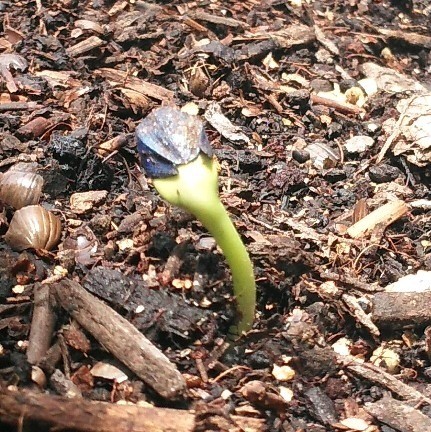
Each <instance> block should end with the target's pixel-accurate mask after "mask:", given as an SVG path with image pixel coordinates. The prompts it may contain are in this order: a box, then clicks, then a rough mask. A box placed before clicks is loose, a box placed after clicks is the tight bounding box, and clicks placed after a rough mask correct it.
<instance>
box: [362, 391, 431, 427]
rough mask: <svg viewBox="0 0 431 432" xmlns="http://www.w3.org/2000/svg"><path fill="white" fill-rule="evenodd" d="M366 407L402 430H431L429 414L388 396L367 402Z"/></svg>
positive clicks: (385, 422)
mask: <svg viewBox="0 0 431 432" xmlns="http://www.w3.org/2000/svg"><path fill="white" fill-rule="evenodd" d="M364 409H365V411H367V412H368V414H371V415H372V416H373V417H375V418H376V419H377V420H379V421H380V422H382V423H384V424H386V425H388V426H390V427H391V428H394V429H396V430H397V431H400V432H425V431H431V419H430V418H429V417H428V416H427V415H425V414H422V413H421V412H420V411H419V410H418V409H416V408H414V407H412V406H410V405H407V404H404V403H402V402H400V401H398V400H395V399H393V398H391V397H388V396H386V397H384V398H383V399H380V400H379V401H378V402H374V403H370V404H366V405H365V406H364Z"/></svg>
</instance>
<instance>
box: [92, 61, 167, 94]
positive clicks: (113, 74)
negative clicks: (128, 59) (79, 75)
mask: <svg viewBox="0 0 431 432" xmlns="http://www.w3.org/2000/svg"><path fill="white" fill-rule="evenodd" d="M94 75H96V76H101V77H104V78H106V79H107V80H108V81H110V82H111V84H112V85H113V86H118V87H124V88H127V89H130V90H135V91H137V92H139V93H142V94H143V95H145V96H149V97H151V98H153V99H157V100H163V101H172V100H173V98H174V92H172V91H171V90H168V89H165V88H163V87H161V86H158V85H156V84H151V83H149V82H147V81H144V80H141V79H139V78H136V77H134V76H130V75H129V74H128V73H127V72H123V71H119V70H116V69H110V68H101V69H97V70H95V71H94Z"/></svg>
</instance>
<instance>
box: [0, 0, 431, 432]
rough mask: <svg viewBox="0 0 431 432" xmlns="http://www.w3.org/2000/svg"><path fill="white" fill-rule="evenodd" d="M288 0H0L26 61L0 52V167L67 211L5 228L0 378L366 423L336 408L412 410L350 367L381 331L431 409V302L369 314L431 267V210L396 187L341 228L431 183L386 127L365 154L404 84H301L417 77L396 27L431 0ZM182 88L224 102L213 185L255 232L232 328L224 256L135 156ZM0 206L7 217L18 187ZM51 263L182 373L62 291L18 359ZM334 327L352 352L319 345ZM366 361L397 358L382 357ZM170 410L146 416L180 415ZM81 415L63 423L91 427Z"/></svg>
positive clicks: (200, 99)
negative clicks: (405, 316) (385, 321)
mask: <svg viewBox="0 0 431 432" xmlns="http://www.w3.org/2000/svg"><path fill="white" fill-rule="evenodd" d="M293 3H294V2H286V1H276V0H267V1H253V0H245V1H241V2H239V1H233V0H232V1H224V2H222V1H217V0H216V1H204V2H193V1H190V2H186V1H178V2H175V1H160V2H155V3H150V2H144V1H102V0H91V1H90V0H89V1H84V0H82V1H80V0H76V1H74V0H61V1H42V2H38V1H36V2H34V1H25V0H23V1H0V11H1V12H2V18H3V19H2V24H1V25H0V30H1V33H0V53H2V54H6V53H13V54H18V55H19V56H21V57H22V58H23V59H25V61H26V62H27V63H28V65H27V67H24V68H23V70H20V69H21V68H20V67H18V65H17V64H15V63H13V62H12V63H9V64H7V65H6V66H4V65H3V66H1V67H2V68H6V69H7V68H8V67H9V66H10V72H11V73H12V78H10V77H9V78H7V73H6V75H4V74H3V78H4V79H2V80H1V81H0V86H1V92H0V169H1V171H2V172H5V171H6V170H7V169H9V168H10V167H11V166H13V165H14V164H16V163H18V162H27V163H28V162H31V163H35V164H37V167H38V170H39V173H40V174H41V175H42V176H43V178H44V181H45V183H44V187H43V194H42V197H41V200H40V203H41V204H42V205H43V206H44V207H45V208H46V209H48V210H51V211H52V212H53V213H54V214H56V215H57V216H59V217H60V218H61V221H62V234H61V243H60V245H59V246H58V247H57V248H55V249H54V250H53V251H50V252H47V251H42V250H36V251H35V250H27V251H24V252H14V251H13V250H12V249H11V248H10V246H9V245H8V244H7V243H6V242H5V241H4V240H3V238H2V237H0V344H1V345H0V382H1V385H0V389H2V390H1V391H2V392H3V393H4V394H8V393H7V392H9V391H12V390H14V391H15V390H16V391H17V390H20V391H21V390H23V391H24V390H30V391H31V392H34V393H36V394H38V393H43V392H46V393H48V394H49V395H51V394H60V395H63V396H64V395H66V394H67V392H64V391H61V390H60V389H59V388H58V386H57V387H56V386H55V384H54V381H53V378H52V377H53V376H55V373H57V371H59V372H61V373H62V374H63V375H64V379H65V382H72V383H74V385H75V386H76V389H77V391H79V392H80V394H81V395H82V396H83V398H84V400H85V401H87V400H92V401H95V400H97V401H108V402H112V403H114V402H118V401H128V402H130V403H137V402H138V401H139V402H142V401H146V402H148V403H151V404H153V405H155V406H158V407H162V408H167V407H170V408H177V409H181V410H184V411H189V412H192V411H191V410H195V411H193V413H197V414H196V430H245V427H242V429H241V426H238V423H235V420H234V419H235V417H234V416H235V415H236V416H240V417H241V418H244V417H245V418H251V419H258V420H259V422H257V423H253V425H249V426H248V427H249V430H268V431H288V432H293V431H307V432H323V431H334V430H365V429H353V427H350V428H349V426H346V425H343V424H341V423H342V422H343V421H344V420H345V419H349V418H360V419H362V420H363V421H364V422H365V423H366V424H367V425H368V427H369V429H366V430H367V431H369V432H371V431H385V432H389V431H393V430H400V431H404V430H415V431H419V430H422V429H420V428H419V426H418V424H416V425H414V426H415V427H416V429H414V428H413V429H407V426H405V428H404V429H403V426H402V425H401V426H399V425H398V426H397V425H396V424H393V423H391V422H390V421H387V420H385V419H384V418H383V417H381V416H379V415H377V414H376V413H375V412H371V410H369V411H367V409H366V404H367V403H374V402H379V401H380V400H381V399H382V397H383V396H384V395H386V396H388V395H390V396H392V397H393V398H394V399H399V400H402V401H406V400H407V399H409V398H408V397H407V396H402V395H401V394H400V392H398V391H397V390H395V389H394V387H393V386H392V387H391V386H390V385H388V384H385V383H383V382H381V381H376V380H373V379H372V378H370V377H366V376H364V374H361V373H355V371H353V370H350V369H349V368H348V364H349V363H350V362H351V361H353V358H356V359H361V360H363V361H364V362H365V364H369V362H370V359H371V356H372V353H373V351H374V350H375V349H376V348H377V347H379V346H381V345H382V344H385V343H386V344H387V345H389V346H390V347H392V350H393V351H395V352H396V353H397V354H398V356H399V364H398V366H397V367H396V371H395V375H394V376H393V379H394V380H396V381H397V382H400V383H401V384H402V383H404V384H409V385H410V386H411V388H412V389H414V390H415V391H419V392H421V393H422V394H423V396H424V400H422V401H421V402H422V403H421V404H419V405H416V406H415V408H418V409H417V411H418V412H419V414H424V415H425V416H431V411H430V405H428V403H427V399H425V398H427V397H429V395H430V393H431V387H430V385H429V384H428V381H429V371H430V370H431V369H430V367H431V355H430V349H429V336H427V335H428V332H427V329H426V326H427V325H428V324H429V322H426V321H425V322H421V323H420V325H416V323H408V324H407V325H405V323H404V325H403V326H401V327H398V328H393V327H391V326H389V328H387V327H386V328H385V327H384V326H380V325H379V326H378V329H379V331H376V329H377V328H374V327H373V326H372V325H370V324H369V322H368V321H367V317H368V318H369V320H370V322H372V318H373V317H372V309H371V305H372V301H373V296H374V293H376V292H378V291H381V290H382V288H383V287H385V286H386V285H388V284H389V283H392V282H394V281H396V280H398V279H399V278H401V277H403V276H405V275H408V274H414V273H416V272H417V271H418V270H431V255H430V249H429V230H430V226H431V225H430V219H429V216H428V213H427V211H426V210H416V211H413V210H411V209H409V211H408V212H406V213H405V214H403V215H402V217H399V218H396V219H395V220H394V222H393V223H392V224H388V225H389V226H386V225H383V226H380V228H376V229H375V230H372V232H369V233H368V234H367V235H364V236H360V237H359V238H351V237H349V235H348V234H347V233H346V230H347V229H348V227H350V226H351V225H352V224H353V223H354V222H356V221H357V220H359V219H360V218H361V217H362V216H363V215H365V214H367V213H370V212H371V211H372V210H375V209H377V208H379V207H381V206H382V205H383V204H385V203H386V202H388V201H389V202H390V201H393V200H394V198H398V199H400V200H403V201H405V202H407V203H409V202H412V201H415V200H418V199H424V200H428V199H430V190H429V184H430V176H429V167H428V166H427V165H426V164H422V165H423V166H417V165H415V164H413V163H411V161H410V160H408V159H407V158H406V156H405V155H404V154H401V155H397V156H395V155H394V153H393V152H392V151H391V149H388V151H387V152H386V153H385V155H384V158H383V160H382V161H381V162H380V163H377V160H378V155H379V152H380V150H381V148H382V146H383V145H384V143H385V142H386V139H387V137H388V135H389V134H390V132H391V131H389V132H388V131H387V130H385V128H383V127H382V125H383V123H384V122H385V121H386V120H388V119H390V118H395V119H397V118H398V117H399V113H398V112H397V110H396V104H397V102H398V101H399V100H400V99H403V98H406V97H408V94H407V93H404V92H398V93H394V92H389V91H384V90H380V91H379V92H378V93H377V94H376V95H374V96H372V97H370V98H368V100H367V101H366V104H365V105H364V106H363V108H357V107H356V106H354V105H349V104H344V105H334V104H331V103H329V102H328V101H327V100H326V101H321V100H320V101H319V100H318V99H313V97H312V94H315V93H316V92H317V91H320V90H324V89H329V90H331V89H333V88H334V85H339V86H340V88H341V90H342V91H346V90H348V89H350V88H352V87H355V86H358V83H357V81H358V80H360V79H362V78H363V77H364V74H363V72H361V67H360V66H361V65H362V64H363V63H366V62H374V63H376V64H378V65H380V66H384V67H388V68H390V69H392V70H395V71H398V72H401V73H404V74H406V75H407V76H409V77H411V78H414V79H416V80H418V81H419V82H421V83H422V84H423V85H424V86H428V88H430V86H431V74H430V72H431V69H430V64H431V53H430V50H431V43H429V44H427V43H426V42H424V43H423V44H422V45H421V44H419V43H418V42H417V40H416V39H415V40H414V41H413V40H412V38H411V37H410V36H409V35H412V34H416V35H418V34H420V35H423V36H426V37H427V38H428V39H427V40H428V42H429V41H430V40H431V10H430V4H429V2H428V1H427V0H418V1H413V0H412V1H395V0H392V1H390V0H381V1H373V2H367V1H359V0H358V1H356V0H353V1H349V2H343V1H342V2H339V1H331V0H323V1H311V2H310V3H309V4H308V2H305V1H304V2H303V5H302V7H296V6H294V5H293ZM316 29H317V30H316ZM381 29H387V30H392V31H400V33H397V35H398V36H396V35H395V34H394V33H393V34H391V36H386V35H384V33H381V32H380V30H381ZM384 49H386V51H385V52H390V55H382V51H383V50H384ZM3 63H4V61H3ZM3 63H2V64H3ZM0 70H3V69H0ZM11 79H12V82H11ZM13 83H14V84H15V85H16V89H13ZM287 87H288V88H287ZM190 103H193V104H194V105H193V106H192V105H189V107H190V106H192V107H193V108H195V109H197V110H198V113H199V115H202V117H203V118H204V116H205V113H208V112H209V111H210V110H211V109H213V108H214V106H215V105H214V104H217V105H218V106H219V107H220V108H221V112H222V113H223V115H224V116H225V117H226V118H227V119H228V120H229V121H230V122H231V123H232V124H233V125H235V126H236V128H237V129H236V135H235V136H229V135H228V134H227V133H226V131H224V130H222V129H223V128H217V127H216V126H217V125H215V123H214V122H213V121H212V119H211V118H209V115H207V119H208V120H209V121H208V122H207V123H206V130H207V133H208V137H209V139H210V142H211V144H212V146H213V147H214V149H215V154H216V156H217V158H218V162H219V164H220V193H221V197H222V201H223V202H224V204H225V205H226V207H227V209H228V211H229V213H230V214H231V215H232V217H233V219H234V223H235V225H236V227H237V229H238V231H239V232H240V234H241V236H242V238H243V239H244V242H245V243H246V245H247V248H248V250H249V252H250V255H251V258H252V261H253V263H254V266H255V275H256V280H257V287H258V306H257V310H258V314H257V318H256V321H255V324H254V327H253V330H252V331H250V332H249V333H248V334H247V335H244V336H243V337H242V338H241V339H240V340H239V341H238V342H237V343H236V344H234V345H230V346H228V344H225V343H224V341H225V340H226V334H227V331H228V329H229V326H230V325H231V324H232V321H233V320H234V316H235V301H234V298H233V297H232V285H231V278H230V273H229V268H228V267H227V265H226V263H225V261H224V259H223V256H222V254H221V253H220V251H219V250H217V248H216V245H215V244H214V242H212V241H211V239H210V238H209V235H208V234H207V232H206V231H205V230H204V229H203V228H202V226H201V225H200V224H199V223H198V222H196V221H195V220H194V219H193V218H192V217H191V216H190V215H188V214H186V213H185V212H183V211H181V210H178V209H175V208H172V207H171V206H169V204H167V203H166V202H164V201H163V200H162V199H161V198H160V197H159V196H158V195H157V193H156V191H155V190H154V189H153V188H152V186H151V182H150V181H148V179H146V178H145V176H142V175H141V171H140V169H139V158H138V154H137V150H136V143H135V139H134V130H135V127H136V125H137V124H138V122H139V121H140V120H141V119H142V118H144V117H145V116H146V115H147V114H148V113H149V112H150V111H151V110H152V109H153V108H156V107H158V106H160V105H163V104H175V105H177V106H180V107H183V106H184V105H185V104H190ZM217 129H218V130H217ZM358 135H366V136H369V137H371V138H373V139H374V144H373V145H372V146H371V147H368V148H367V149H365V150H363V151H358V152H348V151H346V150H345V147H344V144H345V142H346V141H347V140H348V139H349V138H351V137H354V136H358ZM228 136H229V138H228ZM310 145H314V147H312V148H310ZM316 151H317V155H318V157H317V156H316ZM319 157H320V160H322V161H323V162H321V163H319V162H318V161H317V159H318V158H319ZM100 190H105V191H107V194H106V196H103V197H102V198H101V199H100V200H93V201H91V204H90V205H89V207H88V208H87V209H85V210H82V209H81V208H79V206H78V207H76V206H74V205H73V203H72V201H73V200H72V201H71V196H72V195H73V194H74V193H77V192H87V191H100ZM0 199H3V198H2V197H0ZM1 208H2V210H3V212H2V213H1V214H0V234H1V235H3V234H5V233H6V231H7V229H8V225H9V223H10V220H11V217H12V215H13V214H14V209H13V208H12V207H10V206H8V205H6V204H5V205H2V207H1ZM83 238H87V240H88V242H89V244H90V246H88V245H87V244H86V245H85V246H84V249H85V248H86V249H85V250H83V249H82V248H83V246H82V243H81V241H82V239H83ZM79 239H80V240H79ZM59 275H62V276H59ZM57 276H58V277H57ZM53 277H54V278H53ZM61 277H65V278H67V279H70V280H73V281H75V282H79V283H80V284H81V285H82V287H84V288H85V289H86V290H87V291H88V292H90V293H92V294H93V295H95V296H96V297H98V298H99V299H102V300H103V301H105V302H106V303H107V304H108V305H109V306H110V307H111V308H112V309H113V310H115V311H117V312H118V313H120V314H121V315H122V316H124V317H125V318H127V320H129V321H130V323H132V324H133V325H134V326H135V327H136V328H137V329H138V330H139V331H141V332H142V333H143V334H144V335H145V336H146V337H147V338H148V339H150V340H151V341H152V342H153V343H154V344H155V345H156V346H157V347H159V348H160V349H161V350H162V351H163V352H164V354H165V355H166V356H167V357H168V358H169V360H170V361H171V362H172V363H173V364H174V365H175V366H176V367H177V368H178V370H179V371H180V372H181V374H183V377H184V378H185V380H186V383H187V387H188V388H187V391H186V392H185V393H184V394H183V395H181V397H180V398H179V400H170V399H169V398H163V397H160V395H158V394H157V392H155V391H154V390H153V389H151V388H149V387H148V386H147V385H145V383H143V382H142V380H141V379H140V378H139V377H137V376H136V375H135V374H134V373H133V372H132V371H130V370H129V369H128V368H126V367H125V366H124V365H123V364H122V363H121V362H119V361H118V360H116V359H115V358H114V356H113V355H112V354H110V353H109V352H108V351H107V350H106V349H105V347H104V346H103V344H101V342H100V341H98V340H97V338H95V337H94V336H92V335H91V334H89V332H87V331H86V329H85V325H78V324H77V323H76V321H75V320H74V319H73V318H72V316H71V315H70V314H69V313H66V312H64V311H63V312H61V310H62V309H61V308H60V307H58V308H57V309H56V312H57V313H56V318H55V323H54V326H53V332H52V340H50V341H49V345H50V346H51V347H53V348H55V349H58V350H59V351H58V353H60V352H61V354H60V355H59V356H58V357H56V360H55V361H51V362H47V360H46V358H44V361H40V362H37V364H36V365H35V364H31V363H34V362H29V359H28V357H27V354H26V350H27V346H28V340H29V334H30V329H31V326H32V311H33V306H34V296H33V294H34V287H35V286H37V284H38V283H41V282H43V281H46V280H47V279H48V278H51V279H52V278H53V279H52V280H53V281H55V282H58V281H59V280H60V279H61ZM49 280H50V279H48V283H49ZM361 313H362V314H361ZM81 324H82V323H81ZM344 338H345V339H344ZM345 340H346V342H345V346H346V347H348V350H349V354H350V356H351V357H349V358H348V357H342V356H341V355H340V354H339V353H336V352H335V351H334V349H333V345H334V344H336V342H339V343H340V344H341V343H342V341H345ZM45 354H46V353H45ZM99 362H102V363H110V364H113V365H115V366H116V367H117V368H119V369H120V370H122V371H123V372H124V373H125V374H126V375H127V380H126V381H123V382H121V383H118V382H116V381H115V380H113V379H105V378H101V377H97V376H93V375H92V374H91V370H92V368H93V366H94V365H95V364H97V363H99ZM47 364H49V366H47ZM287 365H289V366H290V368H292V369H293V371H294V373H295V375H294V376H293V377H291V378H289V379H286V380H284V379H283V378H282V377H280V376H279V375H277V370H278V369H277V366H278V367H282V368H283V369H282V371H284V370H285V369H286V366H287ZM380 368H381V369H382V370H383V371H387V370H389V367H388V365H387V364H386V363H385V362H383V363H381V364H380ZM36 372H37V373H36ZM38 374H39V375H38ZM36 375H37V376H39V378H36ZM40 376H42V377H43V379H40ZM286 389H288V390H291V391H292V394H291V400H290V401H288V400H286V397H285V396H284V395H285V393H284V391H285V390H286ZM0 396H1V395H0ZM416 402H418V400H416ZM89 409H90V408H89ZM5 410H6V408H5V406H2V402H1V401H0V429H1V430H26V431H33V430H34V431H36V430H48V429H49V428H53V430H65V429H67V427H65V426H64V425H63V424H62V423H58V424H57V423H56V421H55V420H52V419H51V420H49V421H48V419H46V418H32V417H31V416H26V414H25V411H23V412H22V413H21V414H22V415H21V419H20V420H19V421H18V420H17V419H18V417H20V416H16V417H13V416H11V417H9V416H8V415H7V413H6V412H5ZM6 411H7V410H6ZM193 415H194V414H193ZM108 417H109V416H108ZM108 417H107V420H106V421H107V422H109V421H110V420H109V418H108ZM221 418H222V419H224V420H223V421H222V420H220V419H221ZM165 421H166V425H164V424H161V425H160V427H161V429H160V430H175V428H174V429H169V427H171V428H172V427H174V426H173V425H172V424H170V423H169V422H170V420H169V417H168V416H167V418H166V419H165ZM243 421H244V419H243ZM162 423H163V422H162ZM385 423H386V425H385ZM22 424H24V426H25V427H24V429H22ZM226 425H227V426H226ZM90 426H91V425H87V428H85V427H82V428H81V429H78V428H77V426H76V424H75V423H71V424H70V425H69V427H68V428H69V429H72V430H99V429H92V428H91V427H90ZM358 427H359V426H358ZM44 428H46V429H44ZM235 428H236V429H235ZM107 430H108V429H107ZM109 430H111V429H109ZM128 430H130V431H133V430H138V429H134V428H133V427H131V428H130V429H128ZM139 430H144V429H139ZM148 430H149V429H148ZM178 430H179V429H178ZM184 430H186V429H184ZM423 430H425V429H423Z"/></svg>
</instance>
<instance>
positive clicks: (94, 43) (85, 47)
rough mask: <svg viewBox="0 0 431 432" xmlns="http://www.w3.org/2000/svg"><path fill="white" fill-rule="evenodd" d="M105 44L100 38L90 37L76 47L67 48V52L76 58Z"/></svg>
mask: <svg viewBox="0 0 431 432" xmlns="http://www.w3.org/2000/svg"><path fill="white" fill-rule="evenodd" d="M103 44H104V42H103V40H102V39H100V38H98V37H97V36H90V37H89V38H87V39H85V40H83V41H81V42H78V43H77V44H76V45H73V46H71V47H69V48H67V49H66V52H67V53H68V54H69V55H70V56H71V57H76V56H79V55H81V54H84V53H86V52H88V51H91V50H92V49H94V48H97V47H100V46H101V45H103Z"/></svg>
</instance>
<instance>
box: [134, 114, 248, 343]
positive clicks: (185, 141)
mask: <svg viewBox="0 0 431 432" xmlns="http://www.w3.org/2000/svg"><path fill="white" fill-rule="evenodd" d="M136 137H137V142H138V150H139V152H140V155H141V163H142V166H143V168H144V169H145V171H146V173H147V174H148V175H149V176H150V177H152V179H153V185H154V187H155V188H156V190H157V191H158V192H159V194H160V195H161V196H162V197H163V198H164V199H165V200H166V201H168V202H169V203H171V204H173V205H176V206H178V207H181V208H182V209H184V210H186V211H188V212H190V213H192V214H193V215H194V216H195V217H196V218H197V219H198V220H199V221H200V222H201V223H202V225H203V226H204V227H205V228H206V229H207V230H208V231H209V232H210V234H211V235H212V236H213V237H214V239H215V240H216V242H217V244H218V246H219V247H220V248H221V249H222V251H223V253H224V255H225V257H226V261H227V262H228V264H229V267H230V269H231V273H232V279H233V293H234V295H235V298H236V302H237V309H238V315H239V316H238V318H237V320H236V322H235V325H233V326H232V327H231V328H230V330H229V333H230V334H231V335H234V336H237V335H241V334H242V332H246V331H248V330H250V329H251V327H252V325H253V320H254V315H255V308H256V282H255V278H254V272H253V265H252V263H251V261H250V257H249V255H248V252H247V250H246V248H245V246H244V243H243V242H242V240H241V237H240V236H239V234H238V232H237V230H236V228H235V226H234V225H233V223H232V221H231V219H230V217H229V215H228V213H227V211H226V209H225V207H224V206H223V204H222V203H221V201H220V197H219V193H218V173H217V162H216V159H215V157H214V156H213V154H212V148H211V146H210V144H209V142H208V139H207V137H206V134H205V132H204V129H203V125H202V123H201V122H200V120H199V119H198V118H197V117H195V116H191V115H188V114H186V113H184V112H182V111H180V110H178V109H175V108H170V107H163V108H159V109H157V110H155V111H153V112H152V113H151V114H150V115H149V116H147V117H146V118H145V119H144V120H143V121H142V122H141V123H140V124H139V126H138V128H137V129H136Z"/></svg>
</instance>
